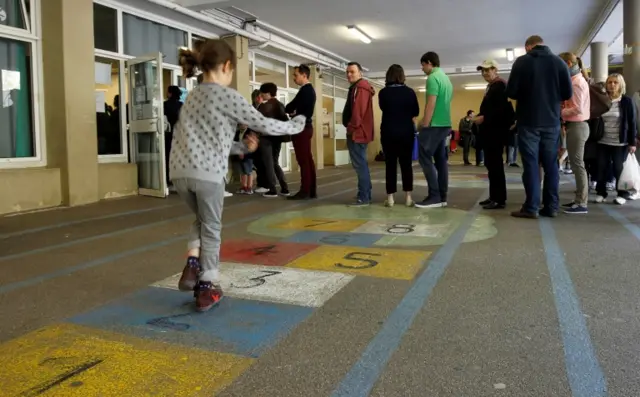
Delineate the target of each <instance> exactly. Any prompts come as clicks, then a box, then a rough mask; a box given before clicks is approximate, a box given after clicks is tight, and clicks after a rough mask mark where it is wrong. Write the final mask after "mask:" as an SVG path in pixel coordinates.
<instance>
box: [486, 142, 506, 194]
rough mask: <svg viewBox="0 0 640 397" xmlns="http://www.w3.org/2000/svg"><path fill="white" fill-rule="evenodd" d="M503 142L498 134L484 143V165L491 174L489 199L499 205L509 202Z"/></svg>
mask: <svg viewBox="0 0 640 397" xmlns="http://www.w3.org/2000/svg"><path fill="white" fill-rule="evenodd" d="M503 142H504V140H503V139H502V137H501V136H499V134H496V136H495V137H492V138H490V139H487V140H486V141H485V143H484V165H485V167H487V172H488V174H489V198H490V199H491V201H493V202H496V203H498V204H504V203H505V202H506V201H507V180H506V177H505V174H504V161H503V159H502V152H503V148H504V143H503Z"/></svg>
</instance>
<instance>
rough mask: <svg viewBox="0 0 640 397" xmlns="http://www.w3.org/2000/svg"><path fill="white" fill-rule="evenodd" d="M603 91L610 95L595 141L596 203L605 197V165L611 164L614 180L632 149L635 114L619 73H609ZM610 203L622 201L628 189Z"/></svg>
mask: <svg viewBox="0 0 640 397" xmlns="http://www.w3.org/2000/svg"><path fill="white" fill-rule="evenodd" d="M606 88H607V94H608V95H609V97H610V98H611V108H610V109H609V111H608V112H606V113H605V114H603V115H602V119H603V121H604V136H603V137H602V139H600V141H598V149H597V152H598V154H597V156H598V175H599V177H598V184H597V185H596V193H597V197H596V200H595V201H596V203H602V202H604V201H605V200H606V198H607V186H606V184H607V173H606V171H607V168H608V166H609V164H611V163H613V172H614V174H615V178H616V181H618V180H619V179H620V175H621V174H622V166H623V164H624V162H625V160H626V159H627V156H628V155H629V154H633V153H635V151H636V138H637V132H636V123H637V115H636V108H635V105H634V103H633V100H632V99H631V98H630V97H628V96H627V95H625V94H626V84H625V82H624V78H623V77H622V75H621V74H618V73H613V74H611V75H609V77H608V78H607V83H606ZM617 190H618V197H616V199H615V200H614V202H615V203H616V204H618V205H623V204H624V203H626V198H627V196H628V194H629V193H628V192H626V191H624V190H620V186H618V189H617Z"/></svg>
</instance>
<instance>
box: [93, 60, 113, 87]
mask: <svg viewBox="0 0 640 397" xmlns="http://www.w3.org/2000/svg"><path fill="white" fill-rule="evenodd" d="M95 80H96V84H102V85H111V64H110V63H100V62H96V63H95Z"/></svg>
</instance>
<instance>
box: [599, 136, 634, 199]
mask: <svg viewBox="0 0 640 397" xmlns="http://www.w3.org/2000/svg"><path fill="white" fill-rule="evenodd" d="M597 153H598V154H597V156H598V183H597V185H596V193H597V194H598V196H602V197H604V198H606V197H607V182H609V177H610V175H609V172H608V171H609V167H610V166H611V164H613V174H614V176H615V178H616V183H617V181H618V180H619V179H620V175H622V167H623V165H624V161H625V160H626V159H627V154H628V153H629V148H628V147H627V146H610V145H602V144H598V152H597ZM625 193H626V192H625V191H623V190H620V189H618V196H621V195H622V196H624V195H625Z"/></svg>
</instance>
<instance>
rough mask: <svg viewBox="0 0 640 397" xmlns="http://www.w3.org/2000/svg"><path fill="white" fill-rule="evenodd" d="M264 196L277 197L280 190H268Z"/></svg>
mask: <svg viewBox="0 0 640 397" xmlns="http://www.w3.org/2000/svg"><path fill="white" fill-rule="evenodd" d="M262 197H265V198H276V197H278V192H277V191H275V190H269V191H268V192H266V193H263V194H262Z"/></svg>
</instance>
